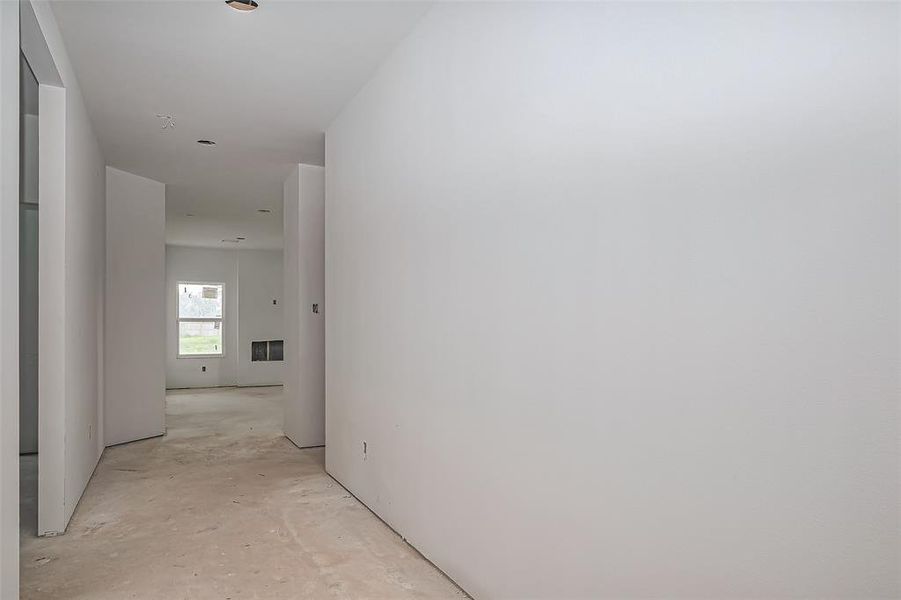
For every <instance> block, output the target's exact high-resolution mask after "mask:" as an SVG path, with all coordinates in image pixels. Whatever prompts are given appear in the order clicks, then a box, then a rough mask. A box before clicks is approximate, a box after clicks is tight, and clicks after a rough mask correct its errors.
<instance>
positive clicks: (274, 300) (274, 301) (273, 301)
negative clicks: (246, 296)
mask: <svg viewBox="0 0 901 600" xmlns="http://www.w3.org/2000/svg"><path fill="white" fill-rule="evenodd" d="M272 304H273V305H276V306H277V305H278V300H276V299H275V298H273V299H272Z"/></svg>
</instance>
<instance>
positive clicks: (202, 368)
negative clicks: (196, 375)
mask: <svg viewBox="0 0 901 600" xmlns="http://www.w3.org/2000/svg"><path fill="white" fill-rule="evenodd" d="M200 370H201V371H202V372H203V373H206V365H203V366H202V367H200Z"/></svg>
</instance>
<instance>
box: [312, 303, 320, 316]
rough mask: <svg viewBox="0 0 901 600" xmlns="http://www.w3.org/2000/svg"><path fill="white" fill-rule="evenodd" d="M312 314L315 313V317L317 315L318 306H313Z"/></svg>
mask: <svg viewBox="0 0 901 600" xmlns="http://www.w3.org/2000/svg"><path fill="white" fill-rule="evenodd" d="M313 313H315V314H317V315H318V314H319V305H318V304H314V305H313Z"/></svg>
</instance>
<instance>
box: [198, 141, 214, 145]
mask: <svg viewBox="0 0 901 600" xmlns="http://www.w3.org/2000/svg"><path fill="white" fill-rule="evenodd" d="M197 143H198V144H200V145H201V146H215V145H216V142H214V141H213V140H197Z"/></svg>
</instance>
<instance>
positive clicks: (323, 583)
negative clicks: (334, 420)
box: [21, 387, 466, 600]
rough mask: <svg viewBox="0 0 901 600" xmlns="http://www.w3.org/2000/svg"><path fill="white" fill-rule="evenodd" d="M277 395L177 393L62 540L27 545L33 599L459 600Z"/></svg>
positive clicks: (104, 463) (98, 483)
mask: <svg viewBox="0 0 901 600" xmlns="http://www.w3.org/2000/svg"><path fill="white" fill-rule="evenodd" d="M281 414H282V408H281V388H280V387H274V388H242V389H234V388H226V389H210V390H185V391H173V392H169V394H168V396H167V425H168V431H167V434H166V435H165V436H164V437H160V438H154V439H149V440H144V441H140V442H134V443H131V444H125V445H122V446H116V447H113V448H107V450H106V451H105V452H104V454H103V457H102V459H101V461H100V465H99V466H98V467H97V471H96V472H95V474H94V477H93V479H92V480H91V482H90V484H89V485H88V488H87V490H86V492H85V494H84V497H83V498H82V500H81V502H80V504H79V506H78V508H77V509H76V511H75V515H74V517H73V518H72V522H71V523H70V524H69V528H68V531H67V533H66V534H65V535H63V536H60V537H55V538H36V537H34V536H33V535H26V536H24V537H23V539H22V548H21V550H22V567H21V573H22V580H21V581H22V583H21V597H22V598H23V599H27V600H50V599H54V600H56V599H62V598H65V599H67V600H79V599H88V598H90V599H91V600H123V599H126V598H137V599H154V600H206V599H213V598H215V599H216V600H225V599H229V598H231V599H233V600H237V599H239V598H259V599H266V600H277V599H289V598H290V599H292V600H293V599H297V598H327V597H332V598H461V597H466V596H465V594H463V593H462V592H461V591H460V590H459V589H458V588H457V587H456V586H455V585H454V584H453V583H452V582H451V581H450V580H449V579H447V578H446V577H445V576H444V575H443V574H442V573H441V572H440V571H438V570H437V569H436V568H435V567H434V566H432V565H431V564H430V563H429V562H428V561H426V560H425V559H424V558H422V556H420V555H419V554H418V553H417V552H416V551H415V550H413V549H412V548H411V547H410V546H408V545H407V544H406V543H405V542H404V541H403V540H401V538H400V537H398V536H397V534H395V533H394V532H393V531H391V530H390V529H389V528H388V527H387V526H386V525H385V524H384V523H382V522H381V521H380V520H379V519H378V518H376V517H375V516H374V515H373V514H372V513H370V512H369V511H368V509H366V507H365V506H363V505H362V504H360V503H359V502H358V501H357V500H356V499H355V498H354V497H353V496H351V495H350V494H349V493H348V492H347V491H346V490H344V488H342V487H341V486H340V485H339V484H337V483H336V482H335V481H334V480H332V479H331V478H330V477H329V476H328V475H327V474H326V473H325V470H324V468H323V464H324V451H323V449H322V448H314V449H308V450H299V449H298V448H296V447H295V446H294V445H293V444H292V443H291V442H290V441H288V440H287V439H286V438H285V437H283V435H282V429H281Z"/></svg>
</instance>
